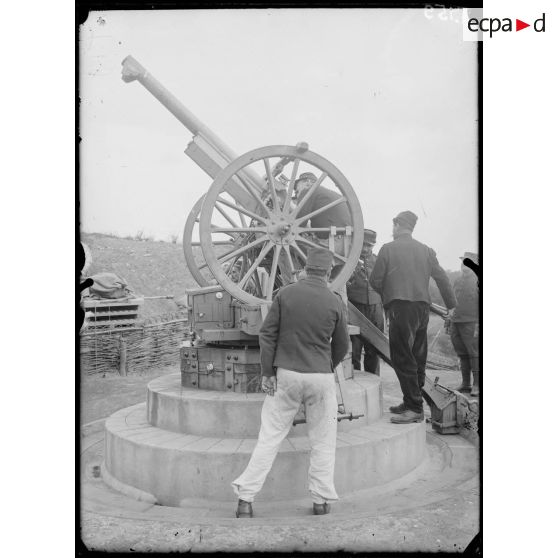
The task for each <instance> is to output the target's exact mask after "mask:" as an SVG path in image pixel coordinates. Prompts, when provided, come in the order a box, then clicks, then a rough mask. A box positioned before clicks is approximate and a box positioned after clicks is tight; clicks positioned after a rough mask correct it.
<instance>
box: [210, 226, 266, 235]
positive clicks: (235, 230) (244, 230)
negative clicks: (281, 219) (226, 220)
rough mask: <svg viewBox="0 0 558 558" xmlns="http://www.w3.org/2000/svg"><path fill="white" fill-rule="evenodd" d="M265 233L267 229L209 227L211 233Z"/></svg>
mask: <svg viewBox="0 0 558 558" xmlns="http://www.w3.org/2000/svg"><path fill="white" fill-rule="evenodd" d="M266 231H267V229H265V228H263V227H233V228H231V229H229V228H227V227H211V232H212V233H225V234H234V233H252V232H266Z"/></svg>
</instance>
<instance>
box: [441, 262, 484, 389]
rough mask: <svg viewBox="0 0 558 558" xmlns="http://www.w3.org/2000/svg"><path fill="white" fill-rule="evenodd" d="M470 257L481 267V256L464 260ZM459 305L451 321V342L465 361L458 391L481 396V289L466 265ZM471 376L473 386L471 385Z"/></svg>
mask: <svg viewBox="0 0 558 558" xmlns="http://www.w3.org/2000/svg"><path fill="white" fill-rule="evenodd" d="M465 258H469V259H470V260H472V261H473V262H475V263H476V264H477V265H478V263H479V257H478V254H474V253H473V252H465V255H464V256H463V257H462V258H461V260H463V259H465ZM453 288H454V291H455V297H456V298H457V306H456V307H455V311H454V312H453V314H452V315H451V317H450V318H448V325H449V332H450V335H451V342H452V344H453V348H454V349H455V352H456V354H457V356H458V357H459V360H460V362H461V377H462V382H461V385H460V386H459V387H458V388H457V389H458V391H461V392H463V393H465V392H471V395H472V396H473V397H476V396H478V395H479V379H480V367H479V290H478V285H477V276H476V275H475V273H474V272H473V271H472V270H471V269H470V268H468V267H467V266H466V265H464V264H463V263H462V264H461V275H460V276H459V277H458V278H457V280H456V281H455V284H454V287H453ZM471 373H472V374H473V385H472V386H471Z"/></svg>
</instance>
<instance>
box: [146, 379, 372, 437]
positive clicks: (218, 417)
mask: <svg viewBox="0 0 558 558" xmlns="http://www.w3.org/2000/svg"><path fill="white" fill-rule="evenodd" d="M343 392H344V398H343V402H344V405H345V410H346V411H347V412H352V413H353V414H355V415H357V414H363V415H364V416H363V417H362V418H359V419H356V420H352V421H349V420H342V421H340V422H339V425H338V426H339V431H341V432H348V431H352V430H354V429H358V428H361V427H362V426H366V425H370V424H373V423H374V422H375V421H377V420H379V419H380V417H381V416H382V395H381V383H380V379H379V378H378V377H377V376H375V375H374V374H368V373H364V372H357V373H355V377H354V378H353V379H350V380H346V381H345V382H343ZM264 398H265V395H264V394H263V393H234V392H221V391H209V390H200V389H192V388H184V387H182V385H181V381H180V374H170V375H166V376H162V377H160V378H156V379H155V380H153V381H151V382H150V383H149V384H148V386H147V420H148V422H149V423H150V424H151V425H152V426H155V427H158V428H161V429H163V430H169V431H171V432H178V433H183V434H192V435H195V436H208V437H215V438H257V436H258V432H259V429H260V414H261V408H262V404H263V400H264ZM306 435H307V428H306V425H305V424H298V425H296V426H294V427H293V428H292V429H291V431H290V432H289V435H288V436H289V438H291V437H301V436H306Z"/></svg>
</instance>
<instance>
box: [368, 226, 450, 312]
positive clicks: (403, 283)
mask: <svg viewBox="0 0 558 558" xmlns="http://www.w3.org/2000/svg"><path fill="white" fill-rule="evenodd" d="M430 277H432V278H433V279H434V281H436V285H438V289H440V294H441V295H442V298H443V300H444V303H445V305H446V307H447V308H448V309H449V308H454V307H455V304H456V300H455V295H454V294H453V290H452V288H451V284H450V282H449V279H448V276H447V275H446V272H445V271H444V270H443V269H442V268H441V266H440V264H439V263H438V258H436V252H434V250H432V248H429V247H428V246H426V244H422V243H421V242H419V241H418V240H415V239H414V238H413V237H412V236H411V235H410V234H409V233H403V234H401V235H400V236H398V237H397V238H395V239H394V240H393V241H392V242H388V243H387V244H384V245H383V246H382V247H381V249H380V252H379V253H378V258H377V260H376V264H375V265H374V270H373V271H372V276H371V278H370V284H371V285H372V287H373V288H374V290H375V291H377V292H379V293H380V294H381V296H382V301H383V303H384V306H388V305H389V303H390V302H392V301H393V300H409V301H412V302H427V303H429V304H430V302H431V300H430V293H429V291H428V284H429V281H430Z"/></svg>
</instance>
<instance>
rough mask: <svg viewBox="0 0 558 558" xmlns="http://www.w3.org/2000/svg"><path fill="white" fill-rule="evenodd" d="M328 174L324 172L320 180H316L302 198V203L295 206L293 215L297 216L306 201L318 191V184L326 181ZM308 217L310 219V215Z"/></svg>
mask: <svg viewBox="0 0 558 558" xmlns="http://www.w3.org/2000/svg"><path fill="white" fill-rule="evenodd" d="M326 176H327V173H326V172H323V173H322V175H321V176H320V178H318V180H316V182H314V184H312V186H311V188H310V190H308V193H307V194H306V195H305V196H304V197H303V198H302V200H301V201H300V203H299V204H298V205H297V206H296V207H295V208H294V211H293V217H296V216H297V215H298V214H299V213H300V210H301V209H302V208H303V207H304V205H305V204H306V202H307V201H308V200H309V199H310V198H311V197H312V194H313V193H314V192H315V191H316V188H318V186H319V185H320V184H321V183H322V182H323V181H324V179H325V178H326ZM308 219H309V217H308Z"/></svg>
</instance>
